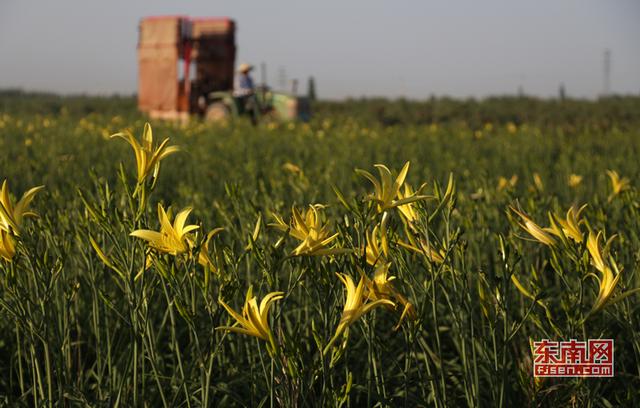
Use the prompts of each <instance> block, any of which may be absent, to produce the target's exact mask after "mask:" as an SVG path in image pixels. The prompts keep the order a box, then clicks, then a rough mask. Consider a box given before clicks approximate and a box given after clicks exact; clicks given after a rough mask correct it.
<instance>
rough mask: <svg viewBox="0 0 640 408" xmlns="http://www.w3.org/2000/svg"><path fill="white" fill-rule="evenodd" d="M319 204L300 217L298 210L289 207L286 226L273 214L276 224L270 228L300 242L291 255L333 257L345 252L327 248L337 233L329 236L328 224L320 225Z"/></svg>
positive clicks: (320, 206) (312, 206) (272, 224)
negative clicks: (289, 213) (289, 221)
mask: <svg viewBox="0 0 640 408" xmlns="http://www.w3.org/2000/svg"><path fill="white" fill-rule="evenodd" d="M322 208H323V206H322V205H320V204H314V205H310V206H309V209H308V210H307V212H306V213H305V216H304V217H302V214H300V212H299V211H298V209H297V208H296V207H295V206H293V207H291V213H292V217H291V224H290V225H287V223H285V222H284V220H283V219H282V218H281V217H279V216H278V215H276V214H273V217H274V218H275V220H276V222H275V223H271V224H269V226H270V227H274V228H277V229H279V230H281V231H284V232H288V233H289V235H291V236H292V237H294V238H295V239H297V240H299V241H302V243H301V244H300V245H298V247H296V248H295V249H294V250H293V252H291V255H293V256H299V255H333V254H338V253H343V252H345V250H344V249H342V248H327V246H328V245H329V244H330V243H331V242H333V241H334V240H335V239H336V238H337V237H338V235H339V234H338V233H335V234H333V235H331V233H330V232H329V223H325V224H324V225H323V224H322V221H321V219H320V215H319V214H318V210H320V209H322Z"/></svg>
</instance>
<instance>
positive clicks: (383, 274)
mask: <svg viewBox="0 0 640 408" xmlns="http://www.w3.org/2000/svg"><path fill="white" fill-rule="evenodd" d="M390 266H391V264H390V263H387V264H384V265H380V266H379V267H377V268H376V270H375V272H374V276H373V280H371V279H369V278H367V277H366V276H364V274H363V276H364V279H365V286H366V288H367V296H368V298H369V300H372V301H376V300H384V299H386V300H391V301H392V302H393V303H394V305H393V306H392V305H389V304H387V305H385V307H387V308H389V309H392V310H396V309H397V308H398V306H401V307H402V313H401V315H400V320H399V321H398V324H397V325H396V326H395V327H394V328H393V329H394V330H398V328H400V325H401V324H402V322H403V321H404V319H405V318H406V317H408V318H409V319H411V320H416V319H417V318H418V314H417V313H416V308H415V306H414V305H413V304H412V303H411V302H410V301H409V300H408V299H407V298H406V297H404V295H403V294H402V293H400V292H398V290H397V289H396V288H395V287H394V286H393V283H392V281H393V280H394V279H395V276H389V267H390Z"/></svg>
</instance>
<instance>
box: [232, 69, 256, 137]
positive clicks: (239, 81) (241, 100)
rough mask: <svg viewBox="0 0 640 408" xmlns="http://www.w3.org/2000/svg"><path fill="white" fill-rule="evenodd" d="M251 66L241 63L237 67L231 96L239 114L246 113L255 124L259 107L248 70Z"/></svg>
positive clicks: (249, 70)
mask: <svg viewBox="0 0 640 408" xmlns="http://www.w3.org/2000/svg"><path fill="white" fill-rule="evenodd" d="M252 70H253V66H252V65H249V64H246V63H243V64H240V66H239V67H238V73H237V75H236V77H235V80H234V82H233V97H234V99H235V100H236V106H237V107H238V111H239V112H240V114H248V115H249V116H250V117H251V122H253V124H256V123H257V121H258V115H259V107H258V100H257V99H256V92H255V85H254V83H253V78H251V75H250V72H251V71H252Z"/></svg>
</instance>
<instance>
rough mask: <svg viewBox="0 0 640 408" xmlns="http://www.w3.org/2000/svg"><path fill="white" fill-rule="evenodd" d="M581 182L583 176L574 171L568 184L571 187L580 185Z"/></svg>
mask: <svg viewBox="0 0 640 408" xmlns="http://www.w3.org/2000/svg"><path fill="white" fill-rule="evenodd" d="M580 183H582V176H580V175H578V174H573V173H572V174H570V175H569V179H568V180H567V184H568V185H569V187H571V188H575V187H578V186H579V185H580Z"/></svg>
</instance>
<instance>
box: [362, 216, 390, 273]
mask: <svg viewBox="0 0 640 408" xmlns="http://www.w3.org/2000/svg"><path fill="white" fill-rule="evenodd" d="M380 235H382V237H381V238H380V239H378V237H379V236H380ZM366 239H367V247H366V250H365V254H366V258H367V263H368V264H369V265H371V266H375V265H376V264H378V265H379V264H384V263H386V262H387V257H388V256H389V245H388V243H387V239H386V236H385V234H384V231H383V232H382V233H381V234H379V233H378V226H377V225H376V226H375V227H374V228H373V231H372V232H371V233H370V234H369V233H367V237H366Z"/></svg>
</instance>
